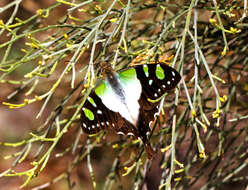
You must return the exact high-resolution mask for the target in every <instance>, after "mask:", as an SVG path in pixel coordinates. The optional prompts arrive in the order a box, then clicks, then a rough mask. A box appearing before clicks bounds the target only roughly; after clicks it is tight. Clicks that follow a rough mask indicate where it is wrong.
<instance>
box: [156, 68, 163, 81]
mask: <svg viewBox="0 0 248 190" xmlns="http://www.w3.org/2000/svg"><path fill="white" fill-rule="evenodd" d="M155 72H156V76H157V78H158V79H160V80H163V79H164V77H165V76H164V70H163V69H162V68H161V67H160V66H157V67H156V71H155Z"/></svg>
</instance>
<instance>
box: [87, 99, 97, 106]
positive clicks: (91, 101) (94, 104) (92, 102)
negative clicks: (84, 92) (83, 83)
mask: <svg viewBox="0 0 248 190" xmlns="http://www.w3.org/2000/svg"><path fill="white" fill-rule="evenodd" d="M88 100H89V102H90V103H91V104H92V105H93V106H94V107H96V103H95V102H94V100H93V99H92V98H91V97H88Z"/></svg>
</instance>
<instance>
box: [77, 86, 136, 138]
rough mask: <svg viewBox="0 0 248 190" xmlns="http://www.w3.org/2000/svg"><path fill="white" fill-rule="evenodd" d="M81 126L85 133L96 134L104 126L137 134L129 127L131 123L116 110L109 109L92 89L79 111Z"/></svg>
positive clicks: (116, 130)
mask: <svg viewBox="0 0 248 190" xmlns="http://www.w3.org/2000/svg"><path fill="white" fill-rule="evenodd" d="M81 126H82V129H83V131H84V132H85V133H87V134H96V133H98V132H99V131H100V130H103V129H105V128H108V129H113V130H114V131H115V132H116V133H118V134H125V135H127V134H132V135H138V134H137V131H136V130H135V129H134V128H133V127H130V126H131V124H130V123H129V122H128V121H127V120H125V119H124V118H123V117H122V116H121V115H120V114H119V113H118V112H114V111H111V110H110V109H108V108H107V107H106V106H105V105H104V104H103V102H102V99H101V98H100V97H99V96H98V95H97V94H96V93H95V91H92V92H91V93H90V95H89V97H88V98H87V100H86V102H85V104H84V107H83V109H82V112H81Z"/></svg>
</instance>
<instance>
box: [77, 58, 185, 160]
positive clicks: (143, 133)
mask: <svg viewBox="0 0 248 190" xmlns="http://www.w3.org/2000/svg"><path fill="white" fill-rule="evenodd" d="M104 70H105V71H104V72H103V79H102V80H100V82H99V83H98V85H96V87H95V89H94V90H92V91H91V93H90V95H89V96H88V98H87V100H86V102H85V104H84V107H83V108H82V112H81V118H80V120H81V126H82V129H83V131H84V132H85V133H87V134H95V133H98V132H99V131H101V130H103V129H106V128H107V129H113V130H114V131H115V132H116V133H117V134H124V135H132V136H134V137H136V138H137V137H138V138H141V140H142V141H143V143H144V146H145V150H146V152H147V155H148V158H149V159H151V158H152V157H153V155H154V150H153V149H152V147H151V145H150V142H149V139H148V134H149V133H150V124H151V123H152V121H153V120H154V118H155V116H156V114H158V111H159V104H160V102H159V101H157V102H156V101H151V100H156V99H159V98H160V97H161V96H162V95H164V94H165V93H166V92H168V91H169V90H172V89H173V88H175V87H176V86H177V84H178V83H179V81H180V79H181V76H180V74H179V73H178V72H177V71H176V70H175V69H173V68H172V67H170V66H168V65H167V64H165V63H162V62H154V63H149V64H143V65H134V66H132V67H128V68H126V69H122V70H119V71H117V72H116V71H114V70H113V69H112V68H111V66H108V67H106V68H105V69H104Z"/></svg>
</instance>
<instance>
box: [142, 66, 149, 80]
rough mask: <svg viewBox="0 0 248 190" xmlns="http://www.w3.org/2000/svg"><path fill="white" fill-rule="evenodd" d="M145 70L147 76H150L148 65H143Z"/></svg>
mask: <svg viewBox="0 0 248 190" xmlns="http://www.w3.org/2000/svg"><path fill="white" fill-rule="evenodd" d="M143 71H144V73H145V75H146V77H149V72H148V67H147V65H143Z"/></svg>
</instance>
